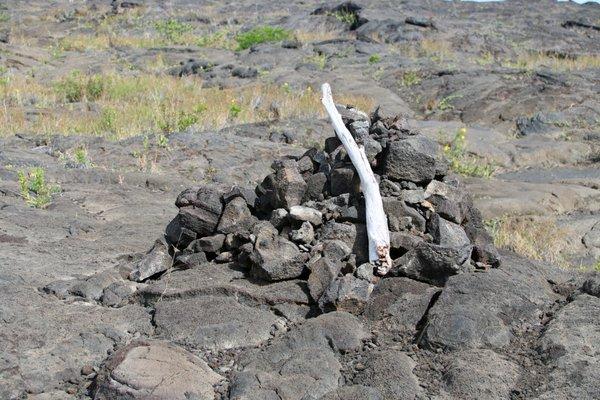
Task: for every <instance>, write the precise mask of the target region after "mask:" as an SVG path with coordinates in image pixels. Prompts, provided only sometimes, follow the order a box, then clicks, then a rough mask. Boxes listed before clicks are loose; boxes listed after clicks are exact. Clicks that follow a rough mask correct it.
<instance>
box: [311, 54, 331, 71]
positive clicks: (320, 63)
mask: <svg viewBox="0 0 600 400" xmlns="http://www.w3.org/2000/svg"><path fill="white" fill-rule="evenodd" d="M306 61H307V62H309V63H310V64H313V65H316V66H317V68H319V69H325V66H326V65H327V56H326V55H325V54H315V55H314V56H310V57H307V58H306Z"/></svg>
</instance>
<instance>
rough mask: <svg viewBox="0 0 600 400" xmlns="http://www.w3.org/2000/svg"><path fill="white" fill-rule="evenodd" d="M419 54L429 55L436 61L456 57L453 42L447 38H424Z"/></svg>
mask: <svg viewBox="0 0 600 400" xmlns="http://www.w3.org/2000/svg"><path fill="white" fill-rule="evenodd" d="M418 55H420V56H425V57H429V58H430V59H431V60H432V61H434V62H438V63H439V62H444V61H449V60H454V59H455V58H456V56H455V53H454V50H453V48H452V44H451V43H450V42H448V41H445V40H439V39H423V40H421V41H420V42H419V47H418Z"/></svg>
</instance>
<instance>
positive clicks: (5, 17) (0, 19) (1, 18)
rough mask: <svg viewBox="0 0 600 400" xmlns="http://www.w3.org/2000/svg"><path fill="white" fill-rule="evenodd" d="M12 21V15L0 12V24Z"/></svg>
mask: <svg viewBox="0 0 600 400" xmlns="http://www.w3.org/2000/svg"><path fill="white" fill-rule="evenodd" d="M8 21H10V15H8V13H7V12H6V11H0V23H2V22H8Z"/></svg>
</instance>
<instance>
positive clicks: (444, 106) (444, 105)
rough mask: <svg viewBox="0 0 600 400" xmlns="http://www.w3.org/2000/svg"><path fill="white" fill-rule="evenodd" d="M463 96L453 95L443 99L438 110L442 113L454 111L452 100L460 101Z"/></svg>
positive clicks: (438, 105)
mask: <svg viewBox="0 0 600 400" xmlns="http://www.w3.org/2000/svg"><path fill="white" fill-rule="evenodd" d="M460 98H462V95H460V94H451V95H449V96H446V97H443V98H442V99H441V100H440V101H439V102H438V104H437V109H438V110H440V111H446V110H454V105H453V104H452V100H454V99H460Z"/></svg>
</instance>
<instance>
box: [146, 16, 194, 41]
mask: <svg viewBox="0 0 600 400" xmlns="http://www.w3.org/2000/svg"><path fill="white" fill-rule="evenodd" d="M154 28H155V29H156V31H157V32H158V33H159V34H160V35H161V36H163V37H164V38H165V39H167V40H168V41H169V42H173V43H177V42H179V41H180V40H181V37H182V36H183V35H184V34H186V33H188V32H190V31H191V30H192V25H190V24H186V23H183V22H179V21H177V20H176V19H172V18H171V19H168V20H166V21H158V22H156V23H155V24H154Z"/></svg>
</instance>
